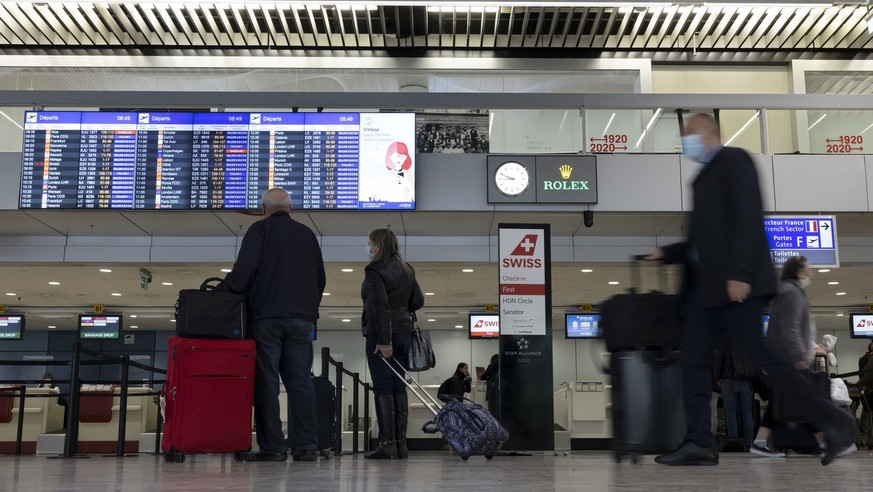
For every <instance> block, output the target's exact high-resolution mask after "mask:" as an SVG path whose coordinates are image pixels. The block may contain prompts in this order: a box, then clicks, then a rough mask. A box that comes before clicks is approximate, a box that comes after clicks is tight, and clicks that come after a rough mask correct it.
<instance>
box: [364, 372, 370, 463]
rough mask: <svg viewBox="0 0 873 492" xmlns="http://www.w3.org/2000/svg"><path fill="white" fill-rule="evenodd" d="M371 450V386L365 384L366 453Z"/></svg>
mask: <svg viewBox="0 0 873 492" xmlns="http://www.w3.org/2000/svg"><path fill="white" fill-rule="evenodd" d="M369 450H370V384H369V383H364V451H369Z"/></svg>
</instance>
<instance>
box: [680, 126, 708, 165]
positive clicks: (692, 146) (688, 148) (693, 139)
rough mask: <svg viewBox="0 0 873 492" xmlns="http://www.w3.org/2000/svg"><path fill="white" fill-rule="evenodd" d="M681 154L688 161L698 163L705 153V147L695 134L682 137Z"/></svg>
mask: <svg viewBox="0 0 873 492" xmlns="http://www.w3.org/2000/svg"><path fill="white" fill-rule="evenodd" d="M682 152H684V153H685V155H687V156H688V157H689V158H690V159H694V160H695V161H697V162H700V159H701V158H702V157H703V154H704V152H706V145H704V143H703V137H701V136H700V135H697V134H696V133H690V134H688V135H684V136H683V137H682Z"/></svg>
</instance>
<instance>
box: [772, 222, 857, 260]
mask: <svg viewBox="0 0 873 492" xmlns="http://www.w3.org/2000/svg"><path fill="white" fill-rule="evenodd" d="M764 231H765V232H766V234H767V241H768V242H769V243H770V258H771V259H772V260H773V264H774V265H782V264H783V263H785V261H786V260H788V259H789V258H791V257H792V256H804V257H806V259H807V260H808V261H809V265H810V266H812V267H816V268H822V267H834V268H836V267H839V266H840V257H839V254H838V252H837V219H836V217H834V216H833V215H808V216H775V215H769V216H767V217H764Z"/></svg>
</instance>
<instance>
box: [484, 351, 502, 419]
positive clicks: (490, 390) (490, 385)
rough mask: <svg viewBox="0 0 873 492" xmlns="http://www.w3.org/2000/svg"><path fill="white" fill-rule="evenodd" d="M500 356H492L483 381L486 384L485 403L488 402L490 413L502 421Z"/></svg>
mask: <svg viewBox="0 0 873 492" xmlns="http://www.w3.org/2000/svg"><path fill="white" fill-rule="evenodd" d="M499 363H500V356H499V355H498V354H494V355H492V356H491V362H490V363H489V364H488V367H487V368H485V372H483V373H482V380H483V381H486V383H485V401H487V402H488V411H489V412H491V415H493V416H494V418H496V419H500V416H499V414H500V365H499Z"/></svg>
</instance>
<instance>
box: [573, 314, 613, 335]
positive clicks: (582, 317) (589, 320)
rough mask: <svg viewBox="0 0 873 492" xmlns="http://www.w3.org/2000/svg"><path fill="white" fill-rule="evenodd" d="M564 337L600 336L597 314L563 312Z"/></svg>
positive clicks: (598, 316)
mask: <svg viewBox="0 0 873 492" xmlns="http://www.w3.org/2000/svg"><path fill="white" fill-rule="evenodd" d="M564 327H565V331H564V333H565V335H566V338H602V337H603V333H602V331H601V330H600V315H599V314H578V313H564Z"/></svg>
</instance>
